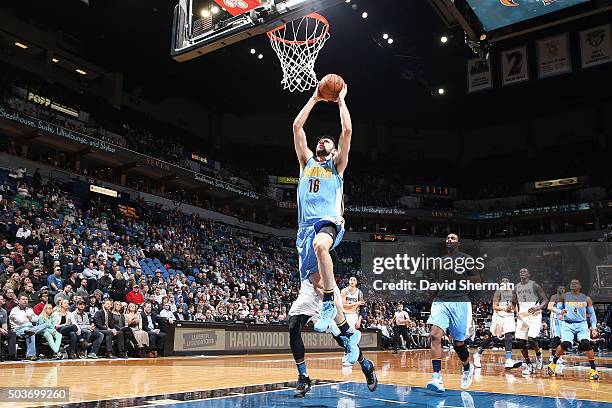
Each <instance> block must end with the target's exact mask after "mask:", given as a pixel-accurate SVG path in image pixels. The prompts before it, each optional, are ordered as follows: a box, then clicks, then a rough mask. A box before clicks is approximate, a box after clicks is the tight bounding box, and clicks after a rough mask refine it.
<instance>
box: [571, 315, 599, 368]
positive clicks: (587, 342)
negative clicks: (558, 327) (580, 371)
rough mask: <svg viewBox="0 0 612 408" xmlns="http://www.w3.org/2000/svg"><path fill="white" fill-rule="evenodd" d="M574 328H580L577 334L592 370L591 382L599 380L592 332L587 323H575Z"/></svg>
mask: <svg viewBox="0 0 612 408" xmlns="http://www.w3.org/2000/svg"><path fill="white" fill-rule="evenodd" d="M574 326H578V329H577V332H578V333H577V334H576V336H577V337H578V342H579V343H580V348H581V349H582V351H584V352H585V353H586V356H587V359H588V360H589V365H590V367H591V370H590V371H589V380H599V373H598V372H597V367H596V366H595V350H593V345H592V344H591V331H590V330H589V328H588V327H587V325H586V323H574Z"/></svg>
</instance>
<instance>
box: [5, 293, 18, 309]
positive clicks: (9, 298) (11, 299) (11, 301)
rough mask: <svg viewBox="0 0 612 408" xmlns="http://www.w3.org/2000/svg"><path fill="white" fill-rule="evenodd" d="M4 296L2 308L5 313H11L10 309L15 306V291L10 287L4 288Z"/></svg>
mask: <svg viewBox="0 0 612 408" xmlns="http://www.w3.org/2000/svg"><path fill="white" fill-rule="evenodd" d="M4 296H5V297H4V301H5V303H4V310H6V313H11V310H13V308H14V307H15V306H17V300H16V299H15V291H14V290H13V289H11V288H8V289H7V288H5V292H4Z"/></svg>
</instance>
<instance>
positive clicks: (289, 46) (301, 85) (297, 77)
mask: <svg viewBox="0 0 612 408" xmlns="http://www.w3.org/2000/svg"><path fill="white" fill-rule="evenodd" d="M268 37H269V38H270V44H272V48H273V49H274V51H276V55H278V59H279V60H280V63H281V68H282V69H283V80H282V81H281V84H283V89H289V91H290V92H293V91H296V90H297V91H300V92H304V91H307V90H309V89H310V88H312V87H315V86H317V84H318V83H319V81H317V75H316V74H315V71H314V65H315V62H316V60H317V56H318V55H319V51H321V48H323V46H324V45H325V42H326V41H327V39H328V38H329V22H328V21H327V19H326V18H325V17H323V16H322V15H320V14H317V13H312V14H308V15H307V16H305V17H303V18H301V19H299V20H296V21H292V22H290V23H287V24H285V25H282V26H280V27H277V28H275V29H274V30H272V31H269V32H268Z"/></svg>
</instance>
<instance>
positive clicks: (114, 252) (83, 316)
mask: <svg viewBox="0 0 612 408" xmlns="http://www.w3.org/2000/svg"><path fill="white" fill-rule="evenodd" d="M13 176H14V177H13ZM0 179H1V180H2V182H1V183H0V187H1V189H2V192H3V194H2V200H1V201H0V205H1V212H0V256H1V257H2V263H1V264H0V309H1V311H0V327H1V329H0V346H1V345H2V343H4V342H6V345H5V346H6V347H0V349H6V353H4V351H3V353H4V354H8V358H11V359H12V358H16V354H17V340H18V339H20V338H21V339H23V340H25V343H24V344H23V345H22V347H21V349H22V350H23V352H24V353H25V355H24V356H23V357H25V358H29V359H32V360H34V359H37V358H38V357H39V355H40V354H43V356H45V357H48V358H62V357H63V356H64V355H65V356H67V357H68V358H75V357H78V356H80V357H88V358H97V357H98V356H99V355H103V356H106V357H113V356H114V355H119V356H120V357H124V358H127V357H128V356H140V357H144V356H147V357H150V358H155V357H156V356H159V355H163V353H164V349H165V347H166V342H167V337H166V335H165V332H166V331H167V329H168V327H169V326H168V325H172V324H174V323H175V322H176V321H200V322H228V323H231V322H236V321H241V322H246V323H251V324H274V323H278V324H282V323H285V322H286V320H287V311H288V309H289V307H290V304H291V302H292V301H293V300H294V299H295V298H296V297H297V293H298V290H299V282H298V280H297V279H296V275H295V273H296V270H297V265H296V261H297V257H296V256H295V251H294V249H293V247H292V245H293V244H292V242H286V240H285V241H283V240H279V239H276V238H275V237H271V236H265V237H255V236H253V234H251V233H249V232H248V231H244V230H241V229H238V228H236V227H233V226H228V225H224V224H220V223H217V222H213V221H211V220H207V219H202V218H199V217H198V216H196V215H186V214H184V213H182V212H179V211H177V210H174V211H172V210H169V209H164V208H161V207H160V206H158V205H153V204H147V203H144V202H139V203H137V202H131V203H130V205H131V206H133V207H131V211H125V206H124V208H121V206H118V205H117V204H116V203H110V202H105V201H92V200H89V201H81V200H80V199H79V198H78V197H74V196H71V195H70V194H68V193H67V192H65V191H63V190H62V189H61V188H60V187H58V186H56V185H52V184H50V183H49V182H47V181H46V180H43V179H42V178H41V177H40V174H35V175H34V176H31V177H30V176H26V175H25V174H23V172H19V171H11V172H8V171H6V170H2V171H0ZM338 253H339V259H338V262H337V264H336V265H337V268H336V270H337V275H338V276H337V280H338V284H339V286H340V287H344V286H345V285H346V283H347V279H348V277H349V276H350V275H359V245H358V244H356V243H346V245H344V246H342V247H341V248H339V250H338ZM398 311H402V312H406V313H407V314H408V315H409V316H410V317H411V319H412V321H411V323H410V324H409V325H408V326H407V328H406V333H405V334H404V333H403V330H398V327H397V326H398V325H397V324H396V323H397V319H395V320H394V318H395V316H396V312H398ZM428 313H429V304H428V303H425V302H422V303H415V302H412V303H407V304H406V305H405V306H400V308H399V310H398V305H397V304H396V303H381V302H368V303H366V305H365V306H364V307H363V308H362V310H361V317H362V319H361V327H362V328H377V329H380V330H381V332H382V334H383V340H384V343H385V346H387V347H390V348H394V349H398V348H401V347H406V348H426V347H428V345H429V338H428V336H429V329H428V327H427V325H426V317H427V315H428ZM490 313H491V310H490V305H489V304H486V303H476V304H475V305H474V314H475V316H476V318H477V319H480V320H483V321H484V319H485V317H486V316H490ZM606 327H607V326H602V333H604V334H605V333H606ZM608 331H609V329H608ZM602 338H604V339H605V341H606V344H605V345H606V346H607V345H608V344H607V343H608V341H609V340H608V339H609V335H605V336H602ZM476 341H478V339H477V340H476Z"/></svg>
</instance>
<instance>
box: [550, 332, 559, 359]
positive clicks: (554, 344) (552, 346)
mask: <svg viewBox="0 0 612 408" xmlns="http://www.w3.org/2000/svg"><path fill="white" fill-rule="evenodd" d="M560 344H561V337H559V336H555V337H553V338H552V339H551V340H550V358H549V362H551V361H552V359H553V356H554V355H555V350H557V347H559V345H560Z"/></svg>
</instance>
